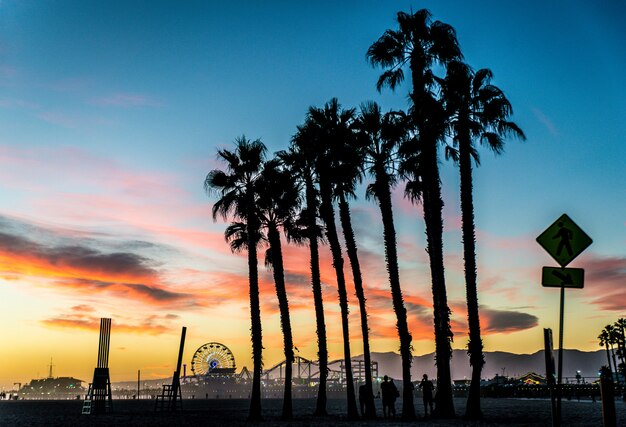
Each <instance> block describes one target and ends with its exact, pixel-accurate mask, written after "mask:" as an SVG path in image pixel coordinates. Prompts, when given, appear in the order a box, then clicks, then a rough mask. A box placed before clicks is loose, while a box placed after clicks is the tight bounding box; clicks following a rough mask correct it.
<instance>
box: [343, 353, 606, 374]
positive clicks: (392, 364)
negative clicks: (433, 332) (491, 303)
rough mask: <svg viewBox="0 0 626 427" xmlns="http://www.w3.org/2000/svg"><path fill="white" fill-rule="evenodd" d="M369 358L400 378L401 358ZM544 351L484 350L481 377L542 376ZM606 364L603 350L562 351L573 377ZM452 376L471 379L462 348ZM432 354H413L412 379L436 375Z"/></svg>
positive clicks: (452, 364)
mask: <svg viewBox="0 0 626 427" xmlns="http://www.w3.org/2000/svg"><path fill="white" fill-rule="evenodd" d="M362 357H363V356H362V355H361V356H357V357H354V358H353V359H354V360H357V359H361V360H362ZM371 357H372V361H374V362H378V375H379V376H383V375H389V376H390V377H392V378H396V379H401V378H402V360H401V358H400V355H399V354H397V353H394V352H387V353H375V352H373V353H372V354H371ZM544 357H545V356H544V350H540V351H537V352H536V353H532V354H515V353H507V352H503V351H494V352H485V366H484V367H483V372H482V378H483V379H489V378H493V377H495V376H496V375H504V376H507V377H519V376H522V375H524V374H526V373H528V372H534V373H536V374H539V375H542V376H545V373H546V364H545V358H544ZM557 358H558V350H556V351H554V363H555V366H557V363H558V362H557V360H558V359H557ZM606 364H607V359H606V352H605V351H604V350H598V351H580V350H568V349H565V350H563V376H564V377H575V375H576V372H577V371H580V375H581V376H583V377H588V378H591V377H594V378H597V377H598V370H599V369H600V367H601V366H602V365H606ZM450 369H451V371H452V378H453V379H455V380H460V379H465V378H471V374H472V370H471V366H470V364H469V356H468V355H467V352H466V351H465V350H454V351H453V355H452V360H451V362H450ZM436 371H437V368H436V365H435V353H430V354H425V355H422V356H414V357H413V364H412V366H411V377H412V379H413V380H414V381H415V380H418V379H420V378H421V377H422V375H423V374H427V375H428V376H429V377H430V378H436Z"/></svg>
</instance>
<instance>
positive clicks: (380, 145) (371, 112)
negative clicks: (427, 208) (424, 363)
mask: <svg viewBox="0 0 626 427" xmlns="http://www.w3.org/2000/svg"><path fill="white" fill-rule="evenodd" d="M405 119H406V116H405V115H404V114H403V113H400V112H395V113H394V112H390V113H387V114H384V115H383V114H382V112H381V110H380V107H379V106H378V104H376V103H375V102H369V103H365V104H363V105H361V111H360V114H359V118H358V120H357V123H356V128H357V129H358V132H359V138H360V139H361V141H362V144H363V145H364V148H365V150H364V151H365V159H364V163H365V169H366V171H367V172H368V174H369V175H370V176H371V177H372V178H373V179H374V182H372V183H370V184H369V185H368V186H367V192H366V195H367V197H368V198H369V197H373V198H374V199H375V200H376V201H377V202H378V206H379V208H380V213H381V216H382V221H383V240H384V244H385V262H386V264H387V273H388V275H389V286H390V288H391V297H392V303H393V309H394V312H395V313H396V319H397V322H396V327H397V328H398V336H399V339H400V356H401V357H402V384H403V392H402V417H403V418H405V419H409V420H410V419H413V418H415V408H414V406H413V387H412V383H411V362H412V354H411V350H412V345H411V340H412V337H411V332H410V331H409V327H408V322H407V311H406V307H405V305H404V300H403V297H402V289H401V287H400V272H399V268H398V251H397V242H396V231H395V225H394V220H393V206H392V202H391V190H392V188H393V187H394V186H395V184H396V183H397V174H396V170H397V160H398V159H397V156H398V152H397V150H398V147H399V144H400V142H401V141H402V139H403V138H404V137H405V135H406V120H405Z"/></svg>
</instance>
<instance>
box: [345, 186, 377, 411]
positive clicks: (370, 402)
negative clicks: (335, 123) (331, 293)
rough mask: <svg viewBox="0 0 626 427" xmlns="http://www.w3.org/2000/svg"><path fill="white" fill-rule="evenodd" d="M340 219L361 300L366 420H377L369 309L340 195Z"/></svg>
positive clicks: (346, 207)
mask: <svg viewBox="0 0 626 427" xmlns="http://www.w3.org/2000/svg"><path fill="white" fill-rule="evenodd" d="M339 217H340V219H341V227H342V228H343V235H344V238H345V241H346V252H348V258H349V259H350V266H351V267H352V277H353V279H354V289H355V291H356V297H357V299H358V300H359V311H360V313H361V333H362V336H363V362H364V363H365V388H366V393H367V395H366V396H365V398H366V405H365V407H366V412H365V414H364V416H365V418H369V419H373V418H376V406H374V388H373V386H372V360H371V356H370V340H369V327H368V325H367V309H366V307H365V292H364V291H363V277H362V275H361V266H360V264H359V257H358V254H357V247H356V241H355V239H354V230H353V228H352V220H351V218H350V205H349V204H348V202H347V201H346V198H345V195H344V194H343V193H342V194H341V195H340V201H339Z"/></svg>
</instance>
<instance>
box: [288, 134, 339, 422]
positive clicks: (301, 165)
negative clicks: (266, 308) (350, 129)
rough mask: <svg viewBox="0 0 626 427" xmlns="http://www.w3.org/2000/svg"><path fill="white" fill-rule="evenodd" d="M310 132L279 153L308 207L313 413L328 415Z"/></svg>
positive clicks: (318, 230) (304, 221) (303, 217)
mask: <svg viewBox="0 0 626 427" xmlns="http://www.w3.org/2000/svg"><path fill="white" fill-rule="evenodd" d="M312 141H313V139H312V137H311V136H310V135H308V134H307V127H306V125H305V126H299V127H298V131H297V133H296V134H295V135H294V136H293V138H292V140H291V145H290V147H289V150H288V151H282V152H279V153H278V156H279V157H280V158H281V159H282V160H283V161H284V162H285V164H286V165H287V166H288V167H289V169H290V170H291V173H292V177H293V179H294V180H297V181H299V182H302V183H303V184H304V192H305V200H306V208H305V209H303V210H302V212H301V224H300V225H301V228H302V231H303V235H304V236H305V237H306V239H307V241H308V243H309V253H310V267H311V288H312V291H313V305H314V307H315V323H316V334H317V347H318V353H317V357H318V364H319V386H318V391H317V401H316V406H315V412H314V415H317V416H323V415H327V412H326V403H327V396H326V384H327V379H328V345H327V340H326V322H325V319H324V301H323V297H322V281H321V278H320V258H319V239H320V238H321V228H320V226H319V225H318V223H317V216H318V207H319V194H318V191H317V189H316V188H315V184H314V181H315V150H314V147H315V145H314V144H313V142H312Z"/></svg>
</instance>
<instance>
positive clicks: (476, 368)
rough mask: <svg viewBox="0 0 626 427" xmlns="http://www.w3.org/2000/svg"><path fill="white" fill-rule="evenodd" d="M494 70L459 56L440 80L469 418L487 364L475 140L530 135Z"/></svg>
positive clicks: (496, 142) (500, 141) (497, 141)
mask: <svg viewBox="0 0 626 427" xmlns="http://www.w3.org/2000/svg"><path fill="white" fill-rule="evenodd" d="M492 77H493V74H492V72H491V70H489V69H481V70H478V71H477V72H476V73H474V71H473V70H472V69H471V68H470V67H469V66H468V65H467V64H465V63H464V62H462V61H460V60H454V61H451V62H450V63H449V64H448V66H447V70H446V76H445V78H444V79H440V80H439V81H440V84H441V88H442V97H443V100H444V103H445V107H446V110H447V113H448V115H449V116H450V128H451V130H452V133H453V143H454V147H447V151H446V155H447V157H451V158H452V159H454V160H455V162H457V163H458V164H459V170H460V177H461V191H460V193H461V216H462V224H463V225H462V236H463V259H464V261H465V290H466V297H467V320H468V325H469V343H468V351H467V352H468V354H469V357H470V364H471V365H472V381H471V383H470V389H469V394H468V397H467V406H466V410H465V417H466V418H469V419H477V418H480V417H481V416H482V413H481V408H480V378H481V372H482V367H483V365H484V364H485V360H484V356H483V344H482V339H481V337H480V318H479V313H478V289H477V283H476V276H477V272H476V235H475V226H474V200H473V195H472V192H473V183H472V159H474V161H475V162H476V164H477V165H479V164H480V158H479V156H478V151H477V150H476V147H475V145H474V142H475V141H476V140H479V141H480V142H481V143H483V144H484V145H487V147H488V148H490V149H491V150H493V151H494V153H496V154H500V153H502V151H503V147H504V137H506V136H507V135H513V136H517V137H519V138H520V139H522V140H523V139H526V137H525V136H524V133H523V132H522V130H521V129H520V128H519V127H518V126H517V125H516V124H515V123H513V122H510V121H508V120H507V119H508V117H509V116H510V115H511V114H512V113H513V109H512V107H511V103H510V102H509V100H508V99H507V98H506V96H504V93H503V92H502V90H500V88H498V87H497V86H494V85H492V84H491V79H492Z"/></svg>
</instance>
